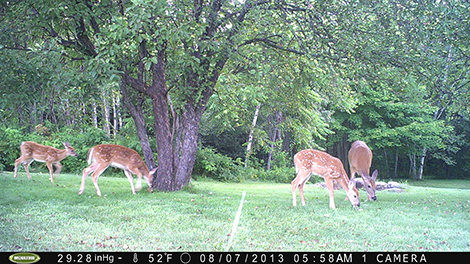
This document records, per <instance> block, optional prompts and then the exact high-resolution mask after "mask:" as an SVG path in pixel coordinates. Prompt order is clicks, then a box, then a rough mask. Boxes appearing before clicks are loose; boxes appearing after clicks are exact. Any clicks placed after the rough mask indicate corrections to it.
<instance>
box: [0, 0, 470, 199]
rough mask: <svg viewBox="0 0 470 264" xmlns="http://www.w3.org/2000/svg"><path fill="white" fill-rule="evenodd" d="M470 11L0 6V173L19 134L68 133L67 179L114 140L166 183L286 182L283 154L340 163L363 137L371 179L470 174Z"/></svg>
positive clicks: (89, 1)
mask: <svg viewBox="0 0 470 264" xmlns="http://www.w3.org/2000/svg"><path fill="white" fill-rule="evenodd" d="M469 20H470V3H469V2H468V1H461V0H459V1H454V0H447V1H440V0H434V1H399V0H397V1H392V0H390V1H337V0H333V1H305V0H304V1H298V0H292V1H281V0H278V1H269V0H257V1H251V0H246V1H236V0H213V1H199V0H198V1H189V0H181V1H160V0H157V1H147V0H135V1H112V0H102V1H94V0H74V1H47V0H39V1H38V0H34V1H33V0H23V1H19V0H12V1H1V2H0V170H5V171H12V170H13V165H14V160H15V159H16V158H18V157H19V155H20V152H19V146H20V143H21V142H22V141H24V140H32V141H36V142H38V143H41V144H45V145H52V146H55V147H58V148H63V147H62V142H66V141H67V142H69V143H70V144H71V145H72V146H73V147H74V148H75V149H76V151H77V153H78V158H73V157H69V158H67V159H65V160H64V161H63V162H62V164H63V165H64V169H63V172H69V173H74V174H80V173H81V171H82V170H83V169H84V168H85V167H86V153H87V151H88V149H89V148H90V147H92V146H94V145H96V144H101V143H116V144H121V145H124V146H127V147H130V148H133V149H136V150H138V151H139V153H141V154H142V156H143V158H144V160H145V161H146V163H147V164H148V165H149V167H154V166H156V165H157V164H158V166H159V171H158V173H159V175H160V177H157V179H156V180H157V181H158V178H159V179H166V178H165V177H168V178H171V179H174V183H172V184H173V185H171V186H172V187H169V186H165V185H164V184H163V183H160V184H161V185H160V189H164V190H178V189H180V188H181V186H182V185H184V184H185V183H187V181H188V179H187V177H186V176H185V175H186V174H187V173H188V172H189V174H190V175H192V177H210V178H214V179H217V180H223V181H241V180H245V179H260V180H273V181H279V182H290V181H291V180H292V179H293V178H294V176H295V175H294V174H295V172H294V169H293V162H292V157H293V155H294V154H295V153H296V152H298V151H300V150H302V149H305V148H318V149H322V150H326V151H327V152H329V153H330V154H332V155H334V156H337V157H339V158H341V159H342V160H343V163H344V164H345V165H346V164H347V161H346V160H347V158H346V157H347V151H348V150H349V147H350V144H351V143H352V142H353V141H355V140H363V141H365V142H367V143H368V145H369V147H370V148H371V149H372V151H373V153H374V159H373V164H372V169H378V170H379V178H404V179H412V178H413V179H423V178H424V179H425V178H426V177H438V178H459V179H461V178H465V179H468V178H469V177H470V145H469V142H470V108H469V105H470V102H469V101H470V92H469V90H470V89H469V88H470V45H469V43H470V21H469ZM162 109H163V110H162ZM196 150H197V152H196ZM186 153H187V155H186ZM168 157H172V158H174V159H173V160H170V159H169V158H168ZM34 167H36V168H39V165H38V164H35V165H33V168H34ZM345 167H346V169H348V168H347V166H345ZM191 172H192V173H191ZM185 173H186V174H185ZM185 177H186V178H185ZM162 181H163V180H162Z"/></svg>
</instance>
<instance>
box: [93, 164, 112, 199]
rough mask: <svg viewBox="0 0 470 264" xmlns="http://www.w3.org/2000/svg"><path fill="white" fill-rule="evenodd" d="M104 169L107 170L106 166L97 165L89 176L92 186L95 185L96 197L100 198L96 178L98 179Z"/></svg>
mask: <svg viewBox="0 0 470 264" xmlns="http://www.w3.org/2000/svg"><path fill="white" fill-rule="evenodd" d="M106 168H108V165H107V164H99V165H98V166H97V168H96V170H95V172H93V174H92V175H91V179H92V180H93V185H95V189H96V194H98V196H101V191H100V187H99V186H98V177H100V175H101V173H103V172H104V171H105V170H106Z"/></svg>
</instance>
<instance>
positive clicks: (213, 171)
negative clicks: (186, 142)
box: [193, 147, 242, 182]
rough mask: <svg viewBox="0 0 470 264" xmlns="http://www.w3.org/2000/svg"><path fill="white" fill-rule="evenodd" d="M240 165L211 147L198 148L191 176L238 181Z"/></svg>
mask: <svg viewBox="0 0 470 264" xmlns="http://www.w3.org/2000/svg"><path fill="white" fill-rule="evenodd" d="M240 169H241V166H239V165H237V164H236V162H235V161H234V160H233V159H232V158H230V157H227V156H224V155H222V154H220V153H217V152H216V151H215V150H214V149H213V148H209V147H205V148H201V147H200V148H199V149H198V152H197V155H196V161H195V163H194V169H193V175H194V176H193V177H194V178H197V177H198V176H202V177H207V178H211V179H215V180H219V181H225V182H228V181H230V182H239V181H241V180H242V179H241V178H240V173H239V172H240Z"/></svg>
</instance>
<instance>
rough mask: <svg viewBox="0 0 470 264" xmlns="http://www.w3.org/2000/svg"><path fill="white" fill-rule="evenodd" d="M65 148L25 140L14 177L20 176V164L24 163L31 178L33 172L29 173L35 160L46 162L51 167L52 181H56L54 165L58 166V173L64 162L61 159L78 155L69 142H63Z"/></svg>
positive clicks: (16, 161)
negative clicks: (61, 162) (30, 166)
mask: <svg viewBox="0 0 470 264" xmlns="http://www.w3.org/2000/svg"><path fill="white" fill-rule="evenodd" d="M63 144H64V147H65V149H56V148H54V147H50V146H44V145H41V144H38V143H36V142H33V141H24V142H22V143H21V145H20V150H21V156H20V157H19V158H18V159H16V160H15V173H14V177H15V178H16V177H17V176H18V166H19V165H20V164H23V166H24V169H25V171H26V174H27V175H28V178H29V179H31V174H29V169H28V167H29V165H30V164H31V163H32V162H33V161H38V162H45V163H46V166H47V168H48V169H49V174H50V175H51V178H50V180H51V182H52V183H54V177H53V174H54V172H53V168H52V165H54V167H55V168H56V171H55V173H56V174H57V175H58V174H60V172H61V170H62V164H60V161H61V160H63V159H65V158H66V157H68V156H74V157H77V153H76V152H75V149H74V148H73V147H72V146H70V144H69V143H68V142H65V143H63Z"/></svg>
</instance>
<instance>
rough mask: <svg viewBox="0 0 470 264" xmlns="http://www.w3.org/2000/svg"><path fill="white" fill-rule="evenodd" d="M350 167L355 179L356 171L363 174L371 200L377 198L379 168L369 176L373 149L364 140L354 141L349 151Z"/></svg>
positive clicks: (365, 186)
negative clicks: (376, 182)
mask: <svg viewBox="0 0 470 264" xmlns="http://www.w3.org/2000/svg"><path fill="white" fill-rule="evenodd" d="M348 161H349V168H350V172H351V179H354V178H355V176H356V173H357V174H358V175H361V177H362V179H363V181H364V188H365V189H366V192H367V199H368V200H369V201H375V200H377V196H376V195H375V188H376V187H375V180H376V179H377V174H378V172H377V170H374V172H373V173H372V176H369V173H370V166H371V164H372V151H371V150H370V148H369V147H368V146H367V144H366V143H365V142H364V141H360V140H358V141H354V142H353V143H352V145H351V149H350V150H349V152H348Z"/></svg>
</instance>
